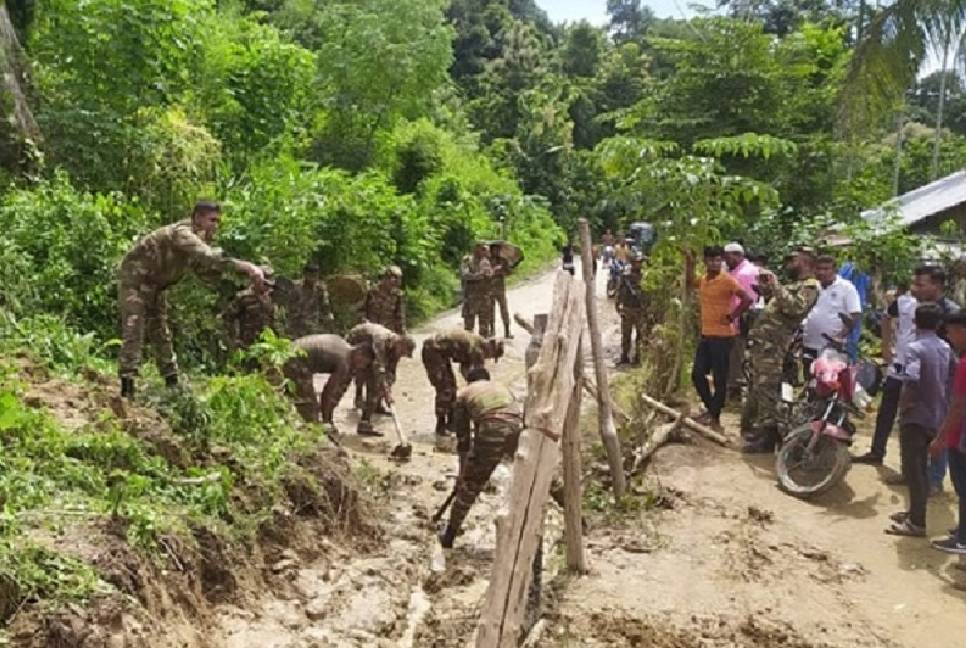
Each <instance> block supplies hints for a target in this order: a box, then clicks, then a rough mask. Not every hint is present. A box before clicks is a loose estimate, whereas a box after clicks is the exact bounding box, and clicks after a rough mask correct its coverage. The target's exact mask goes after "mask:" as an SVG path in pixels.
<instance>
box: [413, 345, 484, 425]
mask: <svg viewBox="0 0 966 648" xmlns="http://www.w3.org/2000/svg"><path fill="white" fill-rule="evenodd" d="M502 355H503V343H502V342H500V341H499V340H496V339H493V338H490V339H483V338H482V337H481V336H479V335H477V334H476V333H473V332H472V331H466V330H462V329H453V330H450V331H445V332H443V333H437V334H436V335H434V336H432V337H430V338H428V339H427V340H426V341H425V342H423V351H422V358H423V367H425V368H426V375H427V377H429V382H430V384H431V385H432V386H433V388H434V389H435V390H436V434H437V435H440V436H442V435H445V434H446V430H447V424H448V422H449V421H450V415H451V411H452V409H453V402H454V400H455V398H456V375H455V374H454V373H453V366H452V364H451V363H453V362H459V363H460V372H461V373H462V374H463V377H464V378H466V376H468V375H469V371H470V370H471V369H472V368H474V367H482V366H483V361H484V360H485V359H487V358H493V359H498V358H500V357H501V356H502Z"/></svg>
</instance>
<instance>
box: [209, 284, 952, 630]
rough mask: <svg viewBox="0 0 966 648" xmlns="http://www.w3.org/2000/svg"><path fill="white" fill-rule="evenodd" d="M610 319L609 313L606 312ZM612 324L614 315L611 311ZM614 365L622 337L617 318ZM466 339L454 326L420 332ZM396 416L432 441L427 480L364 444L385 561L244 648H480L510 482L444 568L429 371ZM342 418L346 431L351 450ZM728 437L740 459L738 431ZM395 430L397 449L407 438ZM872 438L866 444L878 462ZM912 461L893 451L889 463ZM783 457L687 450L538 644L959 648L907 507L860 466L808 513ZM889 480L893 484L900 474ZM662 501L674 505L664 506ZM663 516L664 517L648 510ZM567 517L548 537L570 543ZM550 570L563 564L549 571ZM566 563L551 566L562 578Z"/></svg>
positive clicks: (609, 531)
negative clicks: (781, 481)
mask: <svg viewBox="0 0 966 648" xmlns="http://www.w3.org/2000/svg"><path fill="white" fill-rule="evenodd" d="M551 285H552V275H546V276H543V277H541V278H539V279H537V280H535V281H532V282H529V283H526V284H523V285H520V286H518V287H516V288H514V289H513V290H511V291H510V294H509V299H510V307H511V311H513V312H519V313H521V314H522V315H524V316H526V317H532V316H533V314H535V313H539V312H544V311H545V310H546V309H547V308H548V307H549V305H550V299H551V294H550V288H551ZM601 308H602V309H608V308H609V305H608V304H607V303H606V302H604V301H603V300H602V301H601ZM604 312H605V313H606V312H608V311H606V310H605V311H604ZM604 321H605V324H606V330H605V340H606V341H608V342H609V347H610V349H609V350H610V352H611V354H613V353H614V352H615V351H616V349H614V343H615V340H616V325H615V324H616V323H615V321H614V319H613V317H605V318H604ZM460 323H461V321H460V319H459V314H458V313H456V312H452V313H447V314H444V315H443V316H441V317H440V318H438V319H436V320H434V321H433V322H431V323H430V324H429V325H428V326H427V327H425V328H423V329H421V330H420V331H418V332H417V336H418V337H420V338H422V337H424V336H425V335H427V334H429V333H431V332H434V331H438V330H443V329H446V328H449V327H453V326H459V325H460ZM514 334H515V339H514V340H513V342H512V344H510V345H508V349H507V355H506V357H505V358H504V359H502V360H501V361H500V362H499V363H498V364H497V365H496V366H495V367H491V368H492V369H493V370H494V374H495V376H496V377H497V378H498V379H501V380H503V381H505V382H507V384H509V385H511V387H512V388H513V389H514V390H515V391H516V392H517V393H518V394H520V395H521V396H522V395H523V392H524V389H525V382H524V374H523V352H524V349H525V347H526V344H527V341H528V336H527V334H526V333H525V332H524V331H521V330H520V329H518V328H516V327H514ZM396 398H397V407H398V411H399V414H400V417H401V419H402V422H403V425H404V426H405V429H406V430H407V432H409V433H410V435H411V436H412V437H413V439H414V440H415V444H414V446H415V447H414V454H413V460H412V462H411V463H408V464H405V465H403V466H396V465H393V464H390V463H388V462H387V461H386V460H385V456H386V453H387V451H388V449H389V447H390V443H391V436H387V437H385V438H384V439H381V440H377V441H365V442H362V443H360V442H359V440H357V439H356V440H354V441H350V442H349V445H350V446H351V447H352V448H353V450H352V453H353V454H354V455H355V459H356V461H357V462H358V463H359V465H360V466H361V467H360V469H359V474H360V476H362V477H363V478H364V479H365V480H366V481H367V483H369V484H370V488H371V490H372V492H373V493H374V494H376V495H377V496H381V497H383V498H384V504H385V509H384V510H385V516H386V518H387V519H388V520H389V522H388V523H387V525H386V527H387V528H386V533H385V536H384V539H383V542H382V544H381V548H379V549H378V550H376V551H370V552H362V553H360V552H359V551H356V550H355V549H354V548H353V547H347V546H344V545H343V544H340V542H339V541H338V539H337V538H334V539H331V541H330V539H320V543H323V544H326V546H327V552H326V558H325V559H324V560H321V561H319V562H318V563H315V564H305V565H299V566H298V569H297V570H295V571H293V572H292V575H291V580H292V587H291V589H290V591H288V592H287V593H284V594H282V593H280V591H283V590H280V591H276V592H268V593H265V595H264V596H263V597H262V598H261V599H260V600H257V601H253V602H251V604H249V605H245V608H246V609H245V610H241V609H239V608H229V607H226V608H224V609H223V610H222V611H221V613H220V614H219V615H218V624H217V627H218V629H217V632H216V635H217V638H218V639H219V640H220V641H219V642H220V643H223V644H224V645H225V646H227V647H228V648H243V647H245V648H247V647H249V646H261V647H265V648H309V647H323V646H385V647H389V646H393V647H395V646H401V647H408V646H433V647H437V646H438V647H450V646H454V647H455V646H464V645H466V642H467V641H468V640H469V639H470V637H471V636H472V630H473V627H474V625H475V620H476V616H477V614H478V605H479V602H480V599H481V597H482V596H483V593H484V592H485V588H486V585H487V580H488V576H489V568H490V565H491V563H492V559H493V544H494V529H493V520H494V516H495V509H496V505H497V503H498V502H499V498H500V494H501V491H502V489H503V488H504V487H505V479H506V477H507V471H506V470H502V471H500V474H499V475H498V476H497V478H496V479H495V480H494V481H495V482H496V488H495V489H494V490H493V492H490V493H486V494H484V495H483V496H482V497H481V500H480V502H479V503H478V505H477V506H476V507H474V509H473V511H472V513H471V515H470V518H469V519H468V520H467V526H466V533H465V535H463V536H462V537H460V538H459V539H458V540H457V549H456V550H454V551H453V552H451V553H450V554H449V555H448V557H447V561H446V564H445V567H442V568H438V567H439V565H438V564H437V568H438V569H435V570H434V569H433V563H434V558H435V559H436V560H437V561H438V558H439V554H440V552H439V550H438V549H436V547H437V544H436V541H435V538H434V535H433V531H432V529H431V528H430V525H429V523H428V518H429V516H430V515H431V514H432V511H433V510H434V509H435V506H437V505H438V504H439V503H440V502H441V501H442V500H443V498H444V497H445V495H446V494H447V492H448V491H449V489H450V488H451V487H452V483H453V478H454V477H455V470H456V460H455V457H454V456H453V455H452V454H450V453H446V452H437V451H436V450H435V449H434V447H433V437H432V429H433V422H434V417H433V408H432V390H431V388H430V386H429V384H428V383H427V381H426V378H425V375H424V372H423V369H422V367H421V365H420V363H419V361H418V360H416V359H414V360H409V361H404V362H403V363H402V364H401V365H400V372H399V381H398V383H397V388H396ZM348 411H349V400H348V396H347V399H346V400H345V401H344V402H343V404H342V407H340V410H339V413H338V415H337V421H336V423H337V424H338V425H339V426H340V428H341V429H343V431H344V432H346V433H350V434H347V435H346V438H347V440H348V439H350V438H351V436H352V435H351V431H352V430H353V429H354V427H355V418H354V415H349V414H347V412H348ZM725 423H726V425H727V426H728V429H729V433H730V434H731V435H732V436H733V437H734V439H735V441H736V445H737V415H736V413H735V412H731V413H728V414H726V417H725ZM377 425H378V427H379V428H380V429H381V430H383V431H384V432H385V433H386V434H387V435H388V434H390V433H391V427H390V425H391V424H390V421H389V419H387V418H381V419H379V420H378V421H377ZM866 443H867V440H866V439H862V440H860V441H859V442H858V446H859V447H860V448H864V447H865V444H866ZM896 454H897V452H896V449H895V448H890V462H893V461H895V457H896ZM771 462H772V460H771V458H770V457H757V458H747V457H744V456H742V455H741V454H739V453H738V452H737V451H735V450H734V449H722V448H718V447H709V446H706V445H703V444H701V443H696V444H689V445H682V444H678V445H671V446H667V447H666V448H664V449H662V450H661V451H659V453H658V454H657V455H656V457H655V460H654V462H653V463H652V465H651V467H650V468H649V476H648V478H647V484H646V486H647V490H648V492H649V493H650V495H646V496H642V497H641V498H640V499H639V500H638V501H637V503H638V504H640V506H641V509H640V511H638V512H636V513H634V512H631V513H629V514H623V515H622V516H607V517H606V519H602V520H598V521H596V522H595V523H594V524H593V525H592V528H591V530H590V533H589V535H588V538H587V542H588V559H589V563H590V566H591V569H592V573H591V574H590V575H588V576H586V577H582V578H579V579H569V580H568V579H558V580H557V581H556V583H555V584H554V586H553V588H552V589H553V590H554V591H555V592H556V596H555V597H553V604H552V606H551V607H552V611H551V612H550V615H549V618H548V622H549V623H548V624H547V628H548V630H547V632H545V633H544V635H543V637H542V639H541V641H540V643H539V645H540V646H544V647H551V646H555V647H556V646H656V647H658V648H693V647H696V646H701V647H716V648H717V647H721V648H724V647H732V646H741V647H749V648H750V647H752V646H756V647H757V646H766V647H767V646H773V647H778V646H782V647H785V646H792V647H795V648H817V647H819V646H822V647H836V648H838V647H841V648H846V647H852V646H859V647H873V646H883V647H890V648H891V647H903V648H912V647H913V646H915V647H920V646H928V647H929V648H953V647H956V648H958V647H960V646H962V645H963V641H964V638H966V614H964V612H966V593H964V592H963V591H962V589H961V588H962V586H963V584H964V583H966V572H961V571H959V570H958V569H955V568H954V567H953V564H954V560H952V559H949V558H947V557H946V556H944V555H942V554H939V553H937V552H935V551H933V550H931V549H929V548H928V545H927V543H925V542H924V541H921V540H910V539H895V538H892V537H889V536H886V535H884V534H883V533H882V530H883V528H885V526H886V524H887V516H888V514H889V513H891V512H893V511H895V510H898V509H899V508H901V506H902V492H901V490H900V489H898V488H895V487H889V486H885V485H884V484H883V483H882V481H881V475H880V471H877V470H875V469H873V468H869V467H865V466H856V467H853V469H852V471H851V472H850V473H849V475H848V476H847V479H846V483H845V484H844V485H843V486H842V487H841V488H839V489H836V490H835V491H833V492H831V493H829V494H828V495H827V496H826V497H824V498H821V499H818V500H816V501H813V502H802V501H799V500H795V499H792V498H790V497H788V496H786V495H784V494H782V493H781V492H780V491H778V489H777V488H776V487H775V485H774V477H773V471H772V466H771ZM883 472H887V471H883ZM654 494H656V495H657V497H654V496H653V495H654ZM647 504H656V506H652V507H649V506H647ZM952 505H953V499H952V497H951V496H950V495H948V494H947V495H945V496H942V497H940V498H938V499H936V500H932V501H931V502H930V520H929V522H930V527H931V530H933V531H934V532H936V533H937V534H938V533H939V532H941V531H943V530H945V529H946V528H947V527H948V526H950V524H951V523H952V521H953V515H952V513H953V509H952ZM559 524H560V516H559V512H558V511H556V509H554V508H553V507H551V510H550V513H549V515H548V527H549V529H548V534H547V535H548V536H549V537H552V536H553V535H554V533H555V530H556V529H557V528H559ZM548 555H550V554H548ZM559 563H560V561H559V560H556V559H555V558H553V557H550V558H548V559H547V562H546V563H545V564H546V565H548V566H553V565H559Z"/></svg>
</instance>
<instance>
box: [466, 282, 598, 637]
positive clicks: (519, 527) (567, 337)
mask: <svg viewBox="0 0 966 648" xmlns="http://www.w3.org/2000/svg"><path fill="white" fill-rule="evenodd" d="M581 284H582V282H581V281H580V280H575V279H573V278H572V277H571V276H570V275H569V274H568V273H566V272H563V271H561V272H558V273H557V279H556V282H555V284H554V296H553V308H552V309H551V311H550V320H549V322H548V323H547V330H546V332H545V333H544V336H543V344H542V345H541V348H540V355H539V356H538V358H537V361H536V363H535V364H534V366H533V368H532V369H531V370H530V373H529V380H528V384H529V391H528V394H527V406H526V422H525V423H526V425H525V427H524V430H523V432H522V433H521V434H520V444H519V447H518V448H517V453H516V456H515V458H514V461H513V478H512V481H511V484H510V489H509V492H508V493H507V497H506V500H505V501H504V503H503V506H502V507H501V509H500V513H499V515H498V516H497V521H496V554H495V558H494V561H493V572H492V574H491V577H490V585H489V587H488V588H487V591H486V597H485V599H484V602H483V610H482V612H481V614H480V622H479V626H478V628H477V635H476V646H477V648H510V647H511V646H512V647H515V646H516V645H517V643H518V642H519V640H520V635H521V630H522V625H523V617H524V612H525V608H526V595H527V591H528V589H529V586H530V580H531V578H532V576H533V570H532V565H533V557H534V555H535V553H536V549H537V543H538V542H539V541H540V535H539V531H540V525H541V523H542V521H543V512H544V506H545V505H546V502H547V496H548V495H549V492H550V481H551V479H552V478H553V473H554V469H555V468H556V465H557V460H558V457H559V456H560V448H559V445H558V442H559V440H560V437H561V435H562V433H563V427H564V419H565V417H566V415H567V411H568V405H569V403H570V401H571V398H572V396H573V390H574V387H575V386H576V385H577V383H576V382H575V381H574V363H576V362H577V361H578V357H577V351H578V347H579V346H580V337H581V333H582V331H583V326H584V324H583V323H584V302H583V299H582V297H581V293H582V292H583V286H582V285H581Z"/></svg>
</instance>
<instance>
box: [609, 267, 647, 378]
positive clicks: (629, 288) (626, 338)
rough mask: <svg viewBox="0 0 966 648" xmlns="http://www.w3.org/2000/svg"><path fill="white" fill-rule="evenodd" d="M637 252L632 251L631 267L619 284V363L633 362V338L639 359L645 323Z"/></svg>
mask: <svg viewBox="0 0 966 648" xmlns="http://www.w3.org/2000/svg"><path fill="white" fill-rule="evenodd" d="M642 262H643V259H642V258H641V255H640V254H639V253H637V252H632V253H631V267H630V268H629V269H628V270H627V271H625V273H624V274H623V275H622V276H621V278H620V284H618V286H617V301H616V302H615V304H614V306H615V307H616V308H617V313H618V314H619V315H620V317H621V359H620V363H619V364H630V362H631V348H632V347H631V339H633V340H634V344H633V350H634V358H633V361H634V363H637V362H638V359H639V348H640V345H641V328H642V327H643V323H644V291H643V289H642V288H641V278H642V275H641V263H642Z"/></svg>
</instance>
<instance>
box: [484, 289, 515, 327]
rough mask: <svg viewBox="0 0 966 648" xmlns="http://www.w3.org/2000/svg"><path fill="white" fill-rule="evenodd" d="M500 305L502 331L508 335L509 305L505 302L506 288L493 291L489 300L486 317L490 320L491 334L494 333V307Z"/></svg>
mask: <svg viewBox="0 0 966 648" xmlns="http://www.w3.org/2000/svg"><path fill="white" fill-rule="evenodd" d="M497 306H499V307H500V319H501V320H502V321H503V331H504V333H505V334H506V335H507V336H509V334H510V306H509V305H508V304H507V300H506V289H505V288H504V289H503V290H497V291H496V292H494V293H493V298H492V299H491V300H490V312H489V315H488V319H489V321H490V330H491V331H493V334H494V335H495V334H496V307H497Z"/></svg>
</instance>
